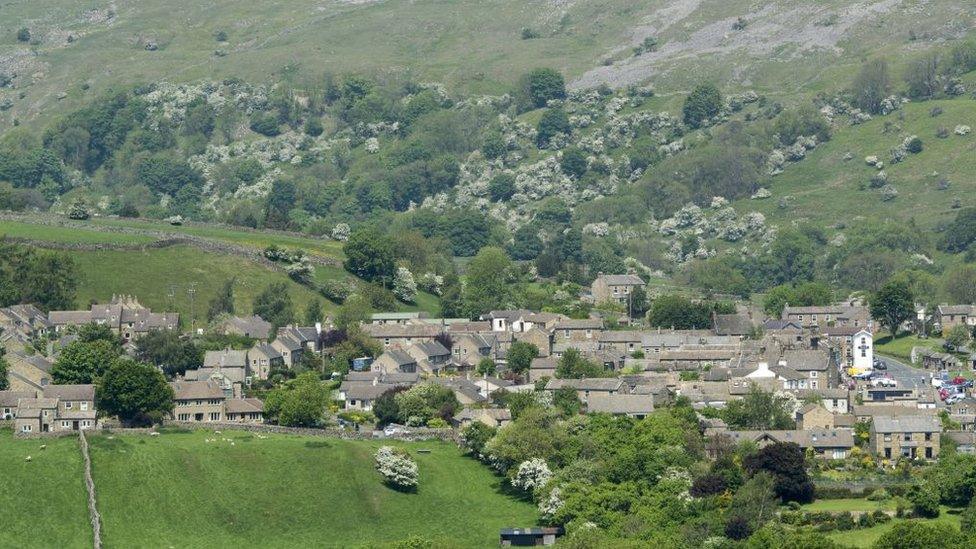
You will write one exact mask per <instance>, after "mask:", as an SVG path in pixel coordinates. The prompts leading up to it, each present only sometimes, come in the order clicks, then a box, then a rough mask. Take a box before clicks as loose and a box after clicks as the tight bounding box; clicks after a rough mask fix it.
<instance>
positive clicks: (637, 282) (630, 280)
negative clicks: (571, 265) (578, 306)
mask: <svg viewBox="0 0 976 549" xmlns="http://www.w3.org/2000/svg"><path fill="white" fill-rule="evenodd" d="M596 279H597V280H602V281H603V282H604V283H606V285H607V286H643V285H644V284H646V283H645V282H644V279H642V278H641V277H639V276H637V275H635V274H606V275H600V276H598V277H596Z"/></svg>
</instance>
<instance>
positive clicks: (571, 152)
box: [559, 147, 587, 179]
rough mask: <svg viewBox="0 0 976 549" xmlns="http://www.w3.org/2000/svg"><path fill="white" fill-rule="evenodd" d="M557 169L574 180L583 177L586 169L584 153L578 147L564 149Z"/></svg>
mask: <svg viewBox="0 0 976 549" xmlns="http://www.w3.org/2000/svg"><path fill="white" fill-rule="evenodd" d="M559 167H560V168H561V169H562V171H563V173H565V174H566V175H568V176H570V177H572V178H574V179H579V178H581V177H583V174H585V173H586V169H587V162H586V153H584V152H583V151H581V150H580V149H579V148H578V147H569V148H567V149H565V150H564V151H563V156H562V158H560V159H559Z"/></svg>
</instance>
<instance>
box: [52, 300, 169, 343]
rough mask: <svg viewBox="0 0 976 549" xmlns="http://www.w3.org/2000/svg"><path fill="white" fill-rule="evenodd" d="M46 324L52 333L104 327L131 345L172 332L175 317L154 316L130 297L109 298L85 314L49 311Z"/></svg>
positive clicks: (84, 312)
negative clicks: (156, 333)
mask: <svg viewBox="0 0 976 549" xmlns="http://www.w3.org/2000/svg"><path fill="white" fill-rule="evenodd" d="M48 322H49V323H50V324H51V326H52V327H53V328H54V330H55V332H62V331H64V330H65V329H67V328H69V327H78V326H83V325H85V324H92V323H94V324H98V325H102V326H108V327H109V328H111V329H112V331H113V332H115V333H116V334H118V335H120V336H121V337H122V339H123V340H125V341H131V340H132V339H135V338H138V337H140V336H142V335H145V334H147V333H149V332H150V331H152V330H176V329H178V328H179V324H180V315H179V313H154V312H152V310H150V309H148V308H147V307H143V306H142V305H141V304H140V303H139V300H138V299H136V298H135V297H133V296H122V295H119V296H112V301H111V302H110V303H101V304H99V303H96V304H94V305H92V306H91V308H90V309H89V310H87V311H51V312H50V313H48Z"/></svg>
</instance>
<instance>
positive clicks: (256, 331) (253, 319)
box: [217, 315, 274, 341]
mask: <svg viewBox="0 0 976 549" xmlns="http://www.w3.org/2000/svg"><path fill="white" fill-rule="evenodd" d="M273 329H274V326H273V325H272V324H271V323H270V322H268V321H267V320H265V319H263V318H261V317H259V316H258V315H251V316H246V317H240V316H231V317H227V318H225V319H224V320H223V321H221V322H220V324H218V325H217V331H218V332H219V333H222V334H227V335H239V336H244V337H249V338H251V339H259V340H262V341H266V340H267V339H268V338H270V337H271V331H272V330H273Z"/></svg>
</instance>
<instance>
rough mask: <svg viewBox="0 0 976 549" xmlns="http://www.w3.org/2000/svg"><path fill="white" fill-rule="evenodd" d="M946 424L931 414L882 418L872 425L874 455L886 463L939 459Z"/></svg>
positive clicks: (874, 421)
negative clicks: (941, 438)
mask: <svg viewBox="0 0 976 549" xmlns="http://www.w3.org/2000/svg"><path fill="white" fill-rule="evenodd" d="M941 433H942V423H941V422H940V421H939V418H938V417H936V416H934V415H931V414H917V415H903V416H879V415H876V416H874V417H873V421H872V422H871V439H870V444H871V451H872V452H874V454H875V455H877V456H878V457H883V458H884V459H898V458H901V457H905V458H910V459H927V460H932V459H936V458H938V457H939V448H940V440H939V439H940V435H941Z"/></svg>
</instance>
